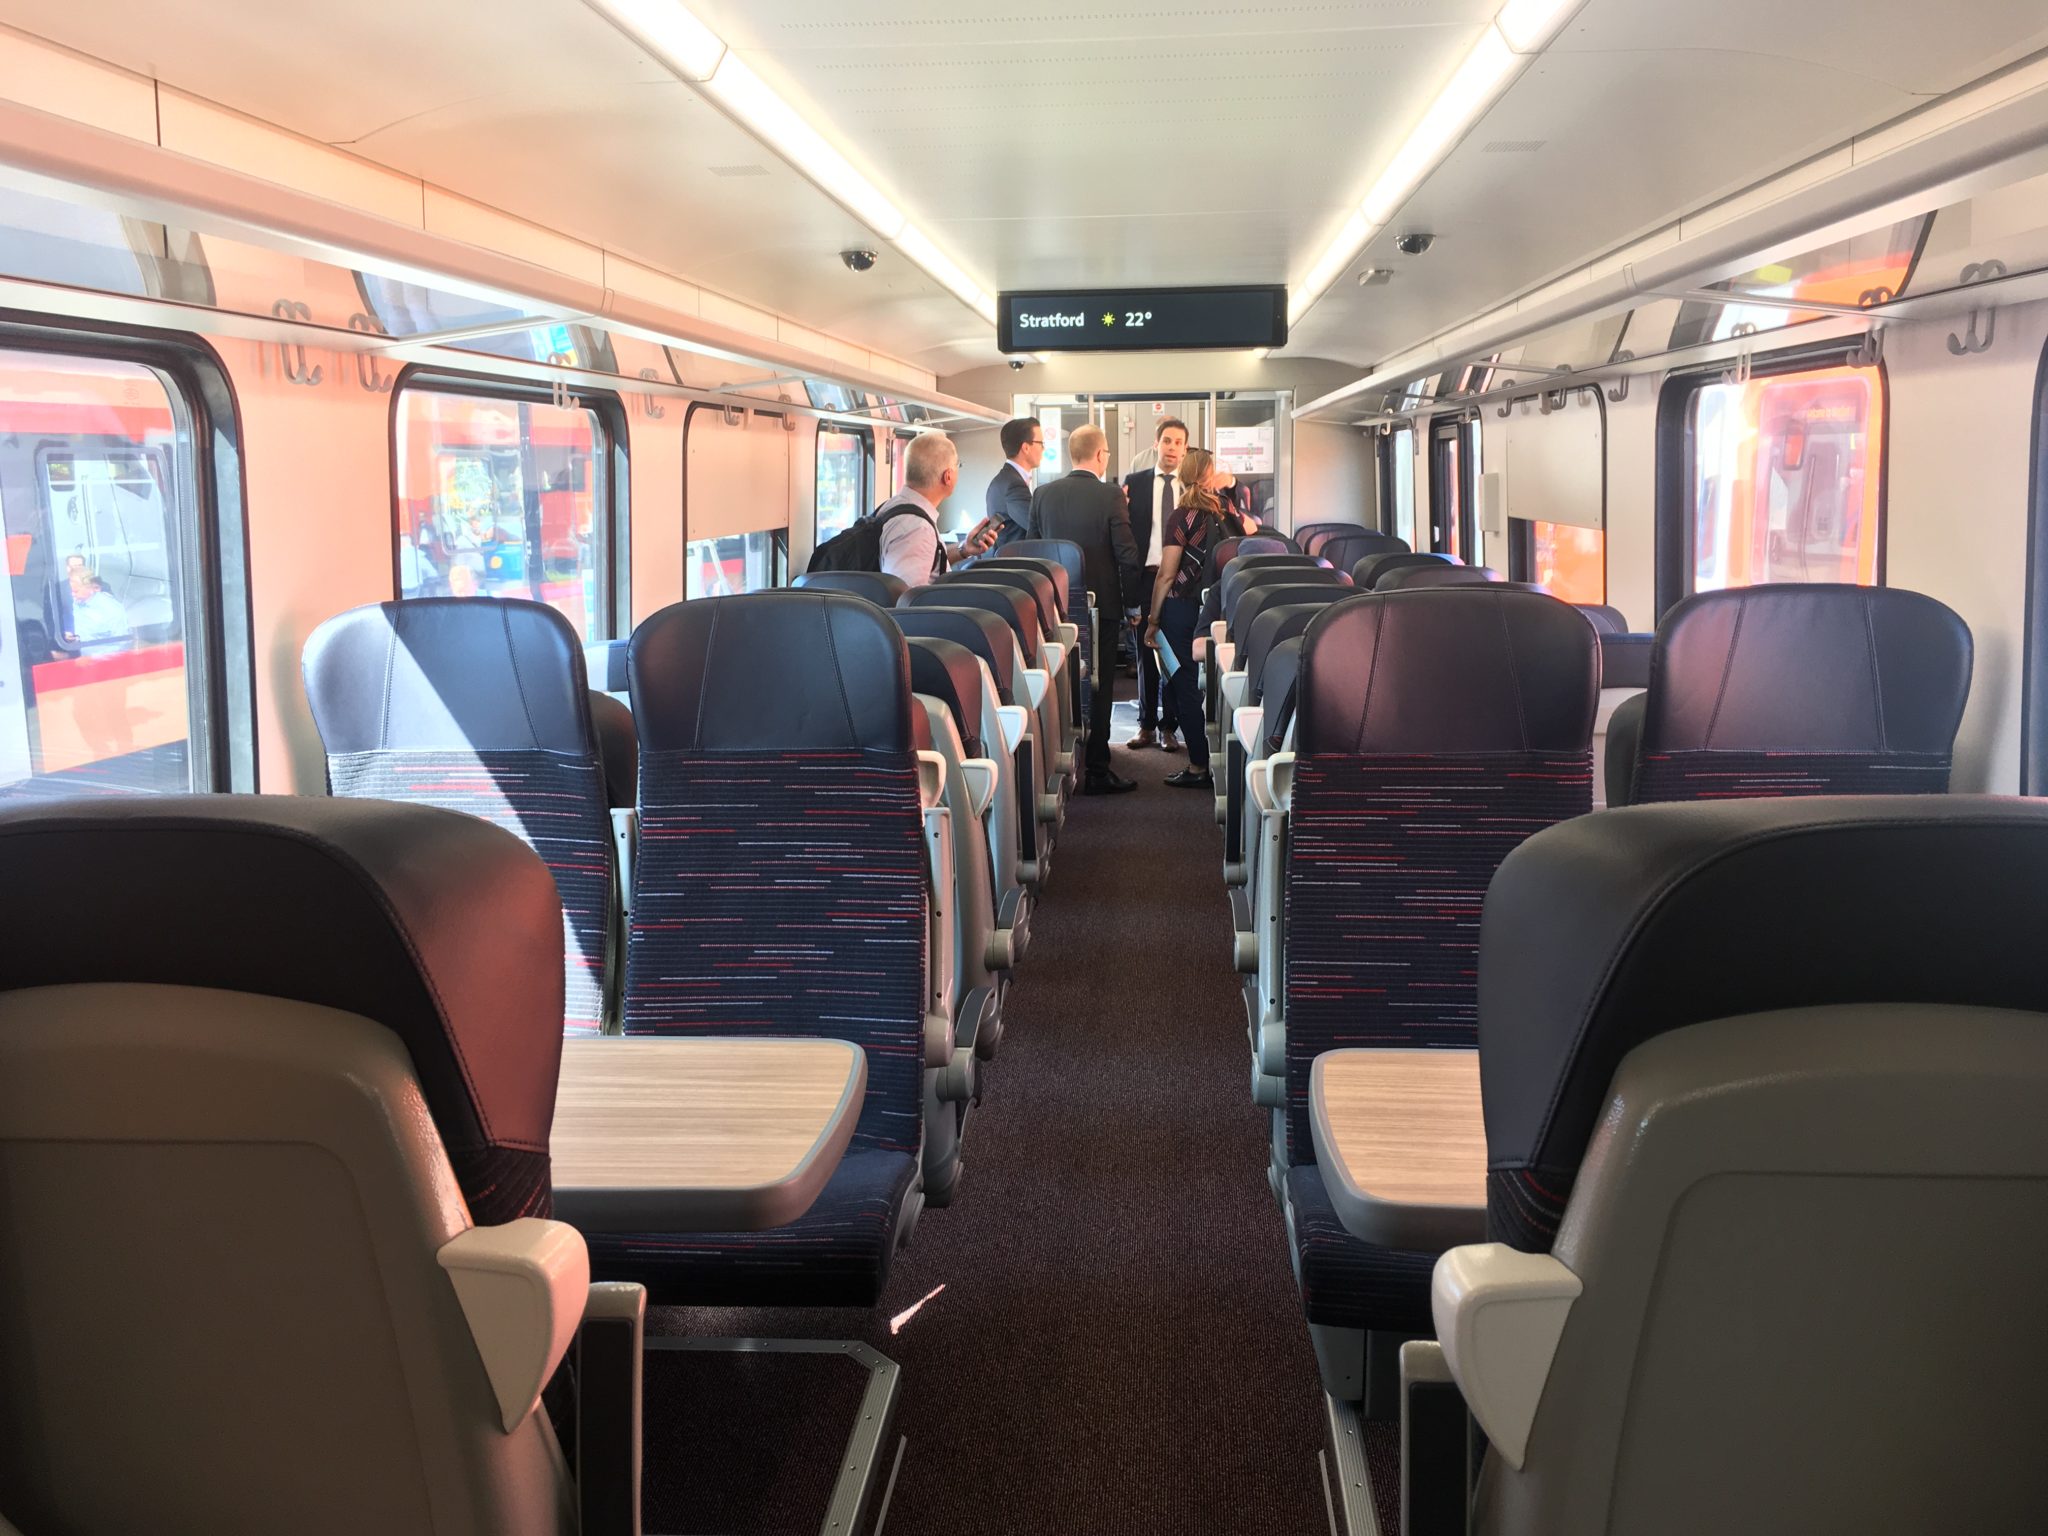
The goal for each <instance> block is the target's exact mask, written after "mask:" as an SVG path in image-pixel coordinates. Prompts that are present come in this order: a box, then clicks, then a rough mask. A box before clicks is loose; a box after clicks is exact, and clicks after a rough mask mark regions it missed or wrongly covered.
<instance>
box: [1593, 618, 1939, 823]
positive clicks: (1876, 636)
mask: <svg viewBox="0 0 2048 1536" xmlns="http://www.w3.org/2000/svg"><path fill="white" fill-rule="evenodd" d="M1970 669H1971V643H1970V631H1969V628H1968V626H1966V625H1965V624H1964V623H1963V621H1962V620H1961V619H1960V618H1958V617H1957V616H1956V615H1955V613H1954V612H1953V611H1951V610H1950V609H1949V608H1948V607H1946V606H1945V605H1944V604H1942V603H1939V602H1936V601H1935V600H1934V599H1933V598H1931V597H1926V596H1923V595H1922V594H1920V593H1918V592H1908V591H1905V590H1903V589H1901V588H1896V587H1853V586H1834V585H1816V586H1789V585H1788V586H1763V587H1740V588H1735V589H1732V590H1729V591H1725V592H1703V593H1700V594H1699V595H1698V596H1696V597H1690V598H1687V599H1686V600H1685V601H1684V602H1682V603H1680V604H1679V605H1678V606H1677V607H1675V608H1673V609H1672V610H1671V612H1670V613H1669V614H1667V615H1666V616H1665V618H1664V622H1663V623H1662V624H1660V625H1659V626H1658V627H1657V639H1656V643H1655V645H1654V647H1653V648H1652V651H1651V657H1650V683H1649V692H1648V694H1647V695H1645V697H1644V700H1643V704H1642V706H1641V707H1642V710H1643V714H1642V725H1641V738H1640V744H1639V745H1638V746H1637V748H1636V753H1635V775H1634V781H1633V788H1632V790H1631V794H1630V799H1631V803H1634V804H1643V803H1646V802H1650V801H1657V800H1704V799H1714V800H1725V799H1731V798H1754V797H1758V796H1776V795H1842V794H1863V795H1871V794H1940V793H1942V792H1944V791H1945V790H1947V788H1948V780H1949V769H1950V765H1951V763H1952V761H1953V758H1954V751H1955V738H1956V730H1957V727H1958V726H1960V725H1961V723H1962V718H1963V706H1964V704H1965V703H1967V702H1968V700H1969V696H1970Z"/></svg>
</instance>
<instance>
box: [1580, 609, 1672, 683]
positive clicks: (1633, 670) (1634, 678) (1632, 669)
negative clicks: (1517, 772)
mask: <svg viewBox="0 0 2048 1536" xmlns="http://www.w3.org/2000/svg"><path fill="white" fill-rule="evenodd" d="M1595 628H1596V629H1598V624H1597V622H1596V624H1595ZM1598 632H1599V635H1600V686H1601V687H1602V688H1647V687H1649V686H1650V655H1651V652H1652V651H1653V650H1654V648H1655V646H1656V639H1657V637H1656V636H1655V635H1631V634H1626V633H1617V632H1611V631H1608V630H1598Z"/></svg>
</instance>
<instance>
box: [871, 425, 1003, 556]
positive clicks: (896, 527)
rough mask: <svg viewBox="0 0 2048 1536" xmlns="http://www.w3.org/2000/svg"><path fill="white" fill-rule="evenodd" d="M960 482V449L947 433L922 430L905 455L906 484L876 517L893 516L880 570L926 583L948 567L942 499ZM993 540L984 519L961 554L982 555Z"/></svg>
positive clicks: (887, 528)
mask: <svg viewBox="0 0 2048 1536" xmlns="http://www.w3.org/2000/svg"><path fill="white" fill-rule="evenodd" d="M959 483H960V450H959V449H957V448H955V447H954V446H953V440H952V439H951V438H950V437H948V436H946V434H945V433H943V432H920V433H919V434H918V435H917V436H916V437H914V438H912V439H911V440H910V446H909V448H907V449H905V450H904V454H903V486H902V488H901V489H900V490H898V491H897V493H896V494H895V495H894V496H891V497H890V498H889V499H888V500H887V501H885V502H883V503H882V504H881V505H880V506H879V507H877V508H875V513H874V515H875V516H876V517H877V518H882V517H888V515H889V514H890V513H891V512H895V511H897V510H898V509H899V508H900V509H906V510H904V513H903V515H902V516H901V517H890V518H889V521H888V522H887V523H886V524H885V525H884V526H883V528H882V547H881V555H882V569H883V571H884V572H886V573H887V574H889V575H891V576H894V577H896V578H897V579H898V580H899V581H901V582H902V583H903V584H904V585H905V586H909V587H922V586H925V585H926V584H927V583H929V582H930V581H931V579H932V578H933V577H934V576H937V575H938V574H939V573H940V572H942V571H943V570H945V569H946V565H947V557H946V550H945V546H944V544H943V543H942V542H941V541H940V539H939V503H940V502H942V501H944V500H945V499H946V498H947V497H948V496H950V495H952V494H953V489H954V487H955V486H957V485H959ZM994 542H995V534H994V531H993V530H992V529H990V528H989V526H988V524H987V523H986V522H983V523H979V524H977V525H976V526H975V529H974V531H973V532H972V533H970V534H969V535H968V536H967V539H966V542H965V543H964V544H962V546H961V550H960V552H961V553H962V554H965V555H978V554H980V553H982V551H984V550H986V549H987V548H988V547H989V546H990V545H991V544H993V543H994Z"/></svg>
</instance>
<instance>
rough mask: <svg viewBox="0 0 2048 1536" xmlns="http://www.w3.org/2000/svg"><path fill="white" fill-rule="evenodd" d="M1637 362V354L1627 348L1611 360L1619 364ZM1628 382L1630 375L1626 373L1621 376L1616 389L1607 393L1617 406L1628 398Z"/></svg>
mask: <svg viewBox="0 0 2048 1536" xmlns="http://www.w3.org/2000/svg"><path fill="white" fill-rule="evenodd" d="M1635 360H1636V355H1635V353H1633V352H1631V351H1629V350H1628V349H1627V348H1626V347H1624V348H1623V349H1622V350H1621V351H1619V352H1617V353H1615V354H1614V356H1613V358H1612V359H1611V361H1613V362H1617V363H1632V362H1634V361H1635ZM1628 381H1629V375H1628V374H1625V373H1624V374H1623V375H1622V376H1621V378H1620V379H1619V380H1618V381H1617V382H1616V384H1615V386H1614V388H1612V389H1610V390H1608V391H1607V398H1608V399H1609V400H1611V401H1613V402H1614V403H1615V404H1616V405H1619V404H1621V402H1622V401H1624V400H1626V399H1627V398H1628Z"/></svg>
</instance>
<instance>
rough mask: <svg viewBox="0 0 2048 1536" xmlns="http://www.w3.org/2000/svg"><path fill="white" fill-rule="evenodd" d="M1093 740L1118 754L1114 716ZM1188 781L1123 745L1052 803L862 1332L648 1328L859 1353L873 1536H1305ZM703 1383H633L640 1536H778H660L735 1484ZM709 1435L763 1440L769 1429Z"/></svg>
mask: <svg viewBox="0 0 2048 1536" xmlns="http://www.w3.org/2000/svg"><path fill="white" fill-rule="evenodd" d="M1127 686H1128V685H1127ZM1118 715H1119V723H1118V729H1117V731H1116V736H1117V737H1118V738H1119V739H1123V738H1127V737H1128V736H1129V735H1130V732H1131V728H1132V723H1133V722H1132V718H1131V711H1130V706H1128V705H1125V706H1123V707H1120V708H1119V710H1118ZM1185 762H1186V758H1185V757H1184V756H1181V757H1167V756H1165V755H1164V754H1162V753H1160V752H1157V751H1149V752H1130V751H1127V750H1125V749H1123V748H1121V747H1120V748H1118V749H1117V750H1116V753H1115V766H1116V768H1117V771H1118V772H1120V773H1123V774H1124V775H1126V776H1127V777H1130V778H1134V779H1136V780H1138V781H1139V783H1140V785H1141V786H1142V787H1141V788H1140V789H1139V791H1138V792H1137V793H1135V794H1130V795H1121V796H1115V797H1107V798H1100V799H1086V798H1077V799H1076V800H1075V801H1074V804H1073V808H1072V810H1071V812H1070V814H1069V817H1068V820H1067V825H1066V829H1065V831H1064V833H1063V835H1062V837H1061V839H1060V843H1059V847H1058V851H1057V854H1056V856H1055V858H1054V862H1053V867H1052V876H1051V879H1050V880H1049V881H1048V883H1047V886H1046V889H1045V891H1044V893H1043V898H1042V900H1041V903H1040V906H1039V908H1038V915H1037V917H1036V919H1035V921H1034V926H1033V937H1032V947H1031V952H1030V954H1029V956H1028V957H1027V959H1026V960H1025V962H1024V964H1023V965H1022V966H1021V967H1019V969H1018V972H1017V978H1016V982H1015V986H1014V988H1013V990H1012V993H1011V997H1010V1002H1009V1005H1008V1006H1009V1014H1008V1026H1007V1032H1006V1034H1005V1036H1004V1041H1003V1048H1002V1053H1001V1055H1000V1057H999V1059H998V1060H997V1061H996V1062H995V1063H994V1065H993V1068H992V1069H991V1071H990V1072H989V1075H988V1079H987V1082H986V1091H985V1102H984V1103H983V1105H982V1107H981V1108H980V1109H978V1110H977V1111H976V1112H975V1113H974V1115H973V1116H972V1117H971V1118H970V1120H969V1122H968V1126H967V1140H966V1171H965V1175H964V1178H963V1180H962V1184H961V1188H960V1192H959V1196H958V1198H957V1200H956V1201H955V1202H954V1204H953V1205H952V1206H951V1207H949V1208H947V1209H945V1210H937V1211H927V1212H926V1213H925V1215H924V1218H923V1221H922V1223H921V1225H920V1226H919V1227H918V1229H917V1234H916V1238H915V1241H914V1242H913V1244H912V1246H911V1248H910V1249H909V1251H908V1252H906V1253H903V1254H901V1255H899V1256H898V1258H897V1261H896V1268H895V1271H894V1273H893V1274H892V1276H891V1278H890V1283H889V1291H888V1295H887V1296H886V1297H885V1298H884V1300H883V1304H882V1305H881V1306H880V1307H878V1308H876V1309H875V1311H874V1312H873V1313H866V1312H859V1313H847V1312H801V1311H776V1312H761V1311H748V1312H709V1311H701V1310H683V1309H665V1310H662V1311H659V1312H656V1313H654V1314H652V1315H651V1316H650V1318H649V1326H650V1329H651V1330H652V1331H655V1332H670V1333H693V1334H699V1335H704V1334H749V1335H757V1336H781V1337H795V1336H808V1337H843V1338H860V1339H864V1340H866V1341H867V1342H869V1343H871V1344H873V1345H874V1346H875V1347H877V1348H878V1349H880V1350H882V1351H883V1352H884V1353H885V1354H888V1355H889V1356H891V1357H892V1358H894V1359H895V1360H897V1361H898V1362H900V1363H901V1365H902V1367H903V1385H902V1396H901V1399H900V1404H899V1407H898V1410H897V1417H896V1429H897V1431H898V1432H899V1433H901V1434H903V1435H906V1436H908V1441H909V1444H908V1451H907V1454H906V1455H905V1457H904V1460H903V1463H902V1468H901V1474H900V1478H899V1481H898V1483H897V1486H896V1489H895V1493H894V1497H893V1501H892V1503H891V1505H890V1507H889V1511H888V1518H887V1527H886V1529H887V1536H964V1533H975V1532H984V1531H986V1532H1004V1533H1014V1536H1083V1533H1097V1532H1102V1533H1108V1532H1149V1531H1160V1532H1165V1531H1174V1532H1229V1533H1244V1536H1261V1533H1268V1532H1270V1533H1275V1536H1278V1533H1286V1536H1308V1533H1317V1532H1322V1531H1326V1530H1328V1529H1329V1523H1328V1517H1327V1515H1326V1513H1325V1507H1324V1500H1323V1491H1322V1483H1321V1479H1320V1474H1319V1471H1318V1466H1317V1460H1316V1458H1317V1452H1318V1451H1319V1450H1320V1449H1321V1447H1322V1443H1323V1436H1322V1429H1321V1420H1320V1413H1321V1394H1320V1390H1319V1387H1318V1383H1317V1377H1316V1366H1315V1359H1314V1356H1313V1355H1312V1353H1311V1352H1310V1349H1309V1344H1308V1336H1307V1331H1306V1328H1305V1326H1304V1325H1303V1322H1302V1318H1301V1306H1300V1302H1299V1300H1298V1299H1297V1296H1296V1293H1295V1287H1294V1282H1293V1279H1292V1277H1291V1275H1290V1273H1289V1270H1288V1262H1287V1247H1286V1231H1285V1226H1284V1223H1283V1221H1282V1218H1281V1215H1280V1210H1279V1207H1278V1206H1277V1204H1276V1203H1275V1201H1274V1199H1273V1196H1272V1193H1271V1192H1270V1190H1269V1189H1268V1187H1267V1183H1266V1175H1265V1168H1266V1134H1267V1125H1266V1115H1265V1112H1264V1111H1262V1110H1259V1109H1257V1108H1255V1107H1254V1106H1253V1104H1252V1102H1251V1090H1250V1067H1249V1054H1248V1048H1247V1046H1246V1043H1245V1025H1244V1013H1243V1007H1242V1004H1241V1003H1240V1001H1239V992H1238V986H1237V979H1236V976H1235V973H1234V972H1233V971H1232V969H1231V967H1230V919H1229V908H1228V906H1227V904H1226V903H1225V901H1224V896H1223V885H1222V873H1221V858H1222V853H1221V841H1220V834H1219V831H1218V829H1217V828H1216V826H1215V824H1214V821H1213V817H1212V812H1211V804H1210V800H1209V797H1208V796H1207V795H1206V794H1204V793H1201V792H1193V791H1186V790H1173V789H1168V788H1166V787H1164V786H1163V785H1162V784H1161V783H1160V780H1161V779H1162V778H1163V777H1164V775H1165V774H1167V773H1169V772H1171V771H1173V770H1175V769H1176V768H1178V767H1180V766H1182V765H1183V764H1184V763H1185ZM939 1287H943V1289H942V1290H939V1289H938V1288H939ZM935 1290H936V1291H937V1294H935V1295H933V1294H931V1293H933V1292H934V1291H935ZM927 1296H929V1298H930V1299H929V1300H926V1301H925V1302H924V1305H923V1306H922V1308H920V1309H919V1310H918V1311H917V1312H916V1314H915V1316H913V1317H911V1318H910V1319H909V1320H908V1321H907V1322H905V1323H904V1324H903V1325H902V1327H901V1331H900V1332H897V1333H895V1334H894V1335H892V1334H891V1331H890V1319H891V1317H892V1316H894V1315H895V1314H898V1313H901V1312H903V1311H905V1310H906V1309H909V1308H911V1307H913V1306H915V1305H916V1304H917V1303H918V1302H919V1300H920V1299H921V1298H926V1297H927ZM700 1363H701V1361H700V1360H699V1358H698V1357H693V1356H691V1355H676V1354H667V1355H661V1354H657V1355H654V1356H651V1357H650V1359H649V1365H648V1383H647V1408H646V1412H647V1433H648V1445H647V1458H646V1459H647V1468H648V1472H647V1478H648V1487H647V1502H648V1510H647V1515H648V1519H647V1528H648V1529H649V1530H650V1531H678V1530H699V1531H702V1530H711V1529H728V1530H730V1529H739V1528H747V1529H759V1530H783V1529H789V1530H795V1529H803V1527H802V1526H801V1525H796V1526H793V1527H790V1526H783V1525H781V1524H780V1523H779V1522H782V1521H785V1520H792V1519H794V1518H795V1517H794V1516H792V1515H789V1514H787V1513H786V1512H785V1511H787V1510H788V1509H789V1508H791V1507H792V1501H791V1497H790V1496H788V1495H786V1494H774V1493H771V1492H769V1491H768V1490H764V1491H763V1494H762V1497H761V1499H760V1501H759V1502H758V1503H757V1504H756V1505H755V1506H753V1509H754V1516H755V1518H754V1519H751V1520H744V1519H736V1518H735V1517H734V1515H733V1513H732V1506H731V1505H730V1504H729V1503H726V1502H724V1501H720V1507H719V1509H718V1511H717V1513H715V1514H712V1513H710V1512H709V1511H708V1510H706V1511H703V1513H704V1514H705V1515H707V1516H708V1518H710V1519H711V1520H714V1521H716V1522H717V1523H716V1524H714V1525H696V1524H691V1523H671V1522H689V1521H691V1520H692V1519H693V1516H692V1514H691V1510H692V1507H693V1506H696V1504H697V1501H695V1500H693V1499H692V1498H691V1497H690V1496H689V1494H690V1489H689V1484H690V1483H691V1482H693V1481H696V1480H697V1479H699V1478H705V1479H713V1480H716V1479H719V1478H721V1476H722V1475H723V1474H726V1473H729V1472H730V1471H731V1470H732V1468H731V1467H730V1464H729V1463H728V1464H727V1465H724V1466H721V1464H720V1463H721V1462H726V1461H727V1458H726V1457H723V1456H721V1455H720V1454H719V1452H718V1449H717V1447H718V1445H719V1443H720V1436H719V1435H707V1434H703V1433H702V1431H701V1426H700V1428H699V1430H698V1431H697V1432H696V1433H695V1434H694V1435H693V1431H692V1424H693V1423H694V1422H696V1421H697V1420H698V1418H699V1416H700V1415H701V1414H702V1413H703V1412H705V1411H706V1410H704V1409H703V1408H701V1407H698V1406H693V1405H696V1404H701V1403H702V1402H703V1399H702V1398H701V1397H700V1396H699V1395H698V1394H697V1393H696V1392H695V1391H693V1390H691V1389H690V1387H689V1384H688V1382H687V1381H686V1380H685V1379H684V1378H683V1377H681V1376H679V1375H678V1374H677V1373H685V1372H688V1371H689V1370H690V1369H691V1367H692V1366H693V1365H697V1364H700ZM699 1380H703V1378H699ZM778 1395H779V1396H781V1395H782V1394H778ZM715 1411H717V1412H719V1413H720V1414H721V1416H723V1417H733V1416H737V1415H741V1414H744V1415H746V1416H747V1417H748V1418H749V1419H755V1418H757V1417H758V1422H759V1423H760V1424H761V1426H762V1428H761V1429H760V1431H759V1433H760V1434H762V1435H764V1436H769V1435H779V1430H778V1428H777V1424H776V1419H775V1417H774V1415H775V1413H776V1411H777V1409H776V1405H775V1404H774V1403H764V1402H760V1401H755V1402H752V1403H749V1404H745V1405H741V1404H736V1403H733V1402H732V1401H731V1400H730V1398H727V1399H726V1400H725V1401H724V1403H723V1404H722V1405H721V1406H720V1407H719V1408H718V1409H717V1410H715ZM725 1432H726V1433H729V1432H730V1430H729V1427H728V1428H727V1430H726V1431H725ZM693 1442H694V1443H693ZM892 1454H893V1447H892ZM795 1460H796V1458H795V1457H794V1456H793V1457H792V1461H791V1465H790V1467H789V1468H788V1474H787V1475H788V1476H789V1477H790V1478H792V1479H795V1480H796V1481H798V1482H802V1481H804V1479H802V1477H801V1474H800V1472H799V1471H798V1470H797V1468H796V1466H795V1464H794V1463H795ZM748 1470H749V1472H750V1473H751V1474H753V1475H756V1476H759V1475H764V1469H763V1468H762V1467H761V1466H760V1465H758V1464H750V1465H749V1467H748ZM825 1470H826V1472H827V1474H829V1471H830V1469H829V1468H827V1469H825ZM827 1482H829V1476H828V1478H827ZM812 1507H815V1508H819V1509H822V1496H821V1497H820V1501H819V1503H818V1504H817V1505H815V1506H812ZM812 1518H813V1519H815V1518H816V1517H815V1516H813V1517H812ZM728 1522H730V1523H728ZM765 1522H776V1523H765ZM809 1529H810V1530H815V1529H816V1527H815V1525H814V1524H813V1525H811V1526H810V1527H809ZM806 1536H808V1533H806Z"/></svg>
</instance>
